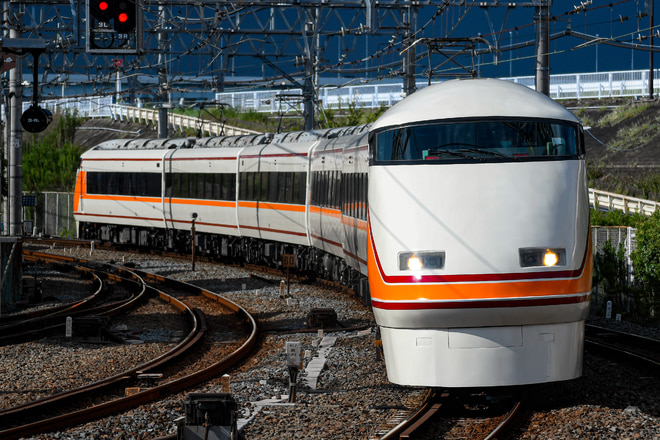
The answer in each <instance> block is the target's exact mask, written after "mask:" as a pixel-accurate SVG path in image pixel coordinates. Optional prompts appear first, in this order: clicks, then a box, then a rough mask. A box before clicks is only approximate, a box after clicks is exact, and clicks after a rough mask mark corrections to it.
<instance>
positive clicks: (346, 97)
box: [23, 69, 660, 131]
mask: <svg viewBox="0 0 660 440" xmlns="http://www.w3.org/2000/svg"><path fill="white" fill-rule="evenodd" d="M653 77H654V82H653V84H654V94H656V95H657V94H658V93H660V69H656V70H654V73H653ZM502 79H505V80H507V81H512V82H515V83H518V84H522V85H525V86H527V87H530V88H534V87H535V78H534V76H518V77H510V78H502ZM656 80H658V81H656ZM366 81H367V80H361V81H360V82H366ZM426 85H427V82H426V81H420V82H419V83H418V84H417V87H418V88H423V87H425V86H426ZM648 86H649V71H648V70H622V71H615V72H591V73H590V72H585V73H570V74H561V75H550V97H551V98H553V99H557V100H561V99H577V100H581V99H602V98H622V97H641V96H646V95H648ZM317 95H318V96H317V97H318V100H319V104H320V106H321V108H322V109H338V108H347V106H348V105H349V104H350V105H357V106H358V107H361V108H379V107H380V106H381V105H384V106H386V107H390V106H392V105H394V104H396V103H397V102H398V101H400V100H402V99H403V98H404V97H405V93H404V92H403V82H401V81H399V82H378V83H371V84H347V85H342V86H321V87H319V89H318V91H317ZM215 100H216V101H217V102H218V103H222V104H228V105H230V106H232V107H234V108H236V109H240V110H254V111H258V112H269V113H289V112H301V111H302V106H303V103H302V90H301V89H273V88H270V89H262V90H251V91H236V92H224V93H216V94H215ZM112 101H113V98H112V97H111V96H96V97H95V96H91V97H84V98H60V99H51V100H44V101H43V102H42V105H43V106H45V107H46V108H48V109H50V110H51V111H53V112H55V111H58V110H69V111H73V110H76V111H77V112H78V114H79V115H80V116H84V117H90V118H94V117H115V118H121V117H122V116H127V115H128V113H129V112H131V111H133V112H135V111H138V110H137V107H130V106H123V105H117V104H113V103H112ZM29 105H30V103H29V102H24V103H23V107H24V108H23V110H26V109H27V107H29ZM122 107H126V108H128V109H131V108H133V109H135V110H123V109H122ZM141 117H142V118H144V117H146V118H147V120H148V121H149V122H150V123H153V124H155V123H157V122H158V112H157V111H155V110H151V111H149V112H145V113H143V114H142V116H141ZM132 118H133V117H132V116H131V117H129V119H132ZM170 118H171V115H170ZM170 124H172V125H173V126H174V127H176V128H180V127H181V125H180V121H178V122H177V121H172V120H170ZM189 127H190V128H195V127H197V125H195V124H193V125H190V126H189ZM210 130H212V128H209V131H210Z"/></svg>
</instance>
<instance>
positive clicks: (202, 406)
mask: <svg viewBox="0 0 660 440" xmlns="http://www.w3.org/2000/svg"><path fill="white" fill-rule="evenodd" d="M184 407H185V413H186V416H185V417H182V418H181V419H179V420H177V440H201V439H205V440H237V439H238V429H237V426H236V408H237V406H236V400H235V399H234V398H233V397H232V396H231V394H228V393H191V394H188V395H187V396H186V400H185V402H184Z"/></svg>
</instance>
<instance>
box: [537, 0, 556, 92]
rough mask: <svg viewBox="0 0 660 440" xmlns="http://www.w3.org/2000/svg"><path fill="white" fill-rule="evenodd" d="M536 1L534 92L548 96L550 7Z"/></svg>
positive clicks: (543, 0)
mask: <svg viewBox="0 0 660 440" xmlns="http://www.w3.org/2000/svg"><path fill="white" fill-rule="evenodd" d="M551 4H552V1H551V0H538V4H537V6H536V13H535V16H536V17H535V18H536V91H537V92H540V93H543V94H544V95H548V96H549V95H550V22H549V20H550V5H551Z"/></svg>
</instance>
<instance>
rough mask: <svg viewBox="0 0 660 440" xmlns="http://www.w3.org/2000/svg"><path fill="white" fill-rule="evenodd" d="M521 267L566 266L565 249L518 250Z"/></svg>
mask: <svg viewBox="0 0 660 440" xmlns="http://www.w3.org/2000/svg"><path fill="white" fill-rule="evenodd" d="M519 255H520V265H521V266H522V267H543V266H545V267H553V266H565V265H566V249H560V248H554V249H548V248H524V249H519Z"/></svg>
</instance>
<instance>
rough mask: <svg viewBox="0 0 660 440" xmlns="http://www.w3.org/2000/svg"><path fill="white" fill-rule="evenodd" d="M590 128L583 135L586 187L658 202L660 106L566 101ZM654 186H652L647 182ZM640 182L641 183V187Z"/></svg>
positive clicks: (642, 101) (639, 102)
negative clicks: (585, 156) (587, 177)
mask: <svg viewBox="0 0 660 440" xmlns="http://www.w3.org/2000/svg"><path fill="white" fill-rule="evenodd" d="M565 105H566V106H567V107H568V108H570V109H571V110H572V111H573V112H574V113H575V114H576V115H577V116H578V117H579V118H580V119H581V120H582V122H583V124H584V125H585V127H590V128H589V129H588V130H587V132H586V133H585V144H586V151H587V164H588V168H589V176H590V182H589V184H590V186H592V187H595V188H599V189H603V190H607V191H613V192H619V193H623V194H627V195H631V196H637V197H647V198H653V199H654V200H660V194H658V193H660V190H659V189H658V188H655V189H654V188H652V187H653V186H657V185H660V103H658V101H644V100H621V101H612V100H610V101H600V102H596V101H582V102H579V103H577V102H570V103H565ZM654 181H655V182H657V184H656V185H653V184H651V185H650V186H651V188H649V182H654ZM640 182H641V184H640Z"/></svg>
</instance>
